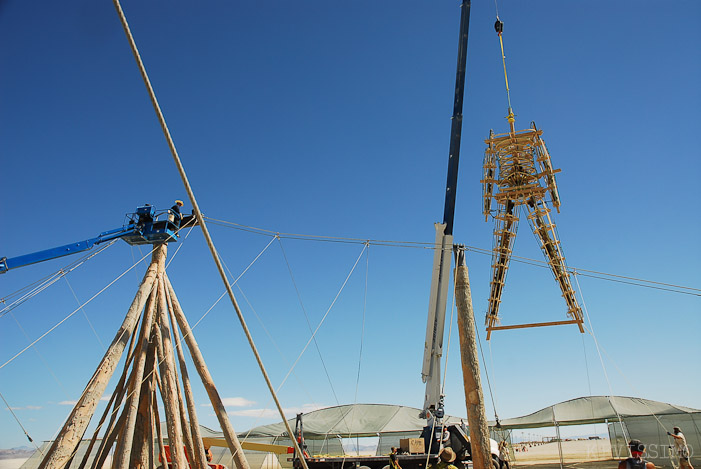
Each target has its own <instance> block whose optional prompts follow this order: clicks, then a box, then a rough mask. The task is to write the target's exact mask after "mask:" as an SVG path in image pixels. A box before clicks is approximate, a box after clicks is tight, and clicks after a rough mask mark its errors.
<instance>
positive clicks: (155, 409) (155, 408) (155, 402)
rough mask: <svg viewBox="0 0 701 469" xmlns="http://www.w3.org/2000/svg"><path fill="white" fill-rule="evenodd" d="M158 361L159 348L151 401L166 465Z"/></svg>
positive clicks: (162, 458) (159, 445)
mask: <svg viewBox="0 0 701 469" xmlns="http://www.w3.org/2000/svg"><path fill="white" fill-rule="evenodd" d="M156 363H158V350H156V361H155V363H154V368H153V378H154V380H153V382H154V386H153V391H152V393H151V403H152V404H153V415H154V416H155V419H156V435H157V437H158V451H159V453H160V460H161V462H162V463H163V465H164V467H165V465H166V464H167V463H166V461H167V459H166V447H165V444H163V431H162V430H161V417H160V413H159V412H158V397H157V393H158V391H157V389H158V388H159V387H160V385H159V383H160V380H159V379H158V369H157V367H156Z"/></svg>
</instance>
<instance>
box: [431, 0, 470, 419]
mask: <svg viewBox="0 0 701 469" xmlns="http://www.w3.org/2000/svg"><path fill="white" fill-rule="evenodd" d="M469 27H470V0H463V2H462V5H461V15H460V36H459V40H458V65H457V71H456V73H455V97H454V101H453V117H452V122H451V127H450V149H449V156H448V178H447V182H446V188H445V207H444V209H443V223H436V244H435V254H434V256H433V275H432V278H431V294H430V299H429V305H428V321H427V324H426V342H425V343H424V359H423V368H422V370H421V379H422V380H423V382H424V383H426V394H425V396H424V405H423V410H424V414H425V412H426V410H429V409H430V408H431V407H433V408H434V409H435V410H437V411H438V412H434V413H435V414H436V416H437V417H439V418H442V414H443V409H442V407H443V399H442V396H441V389H440V383H441V376H440V375H441V373H440V371H441V367H440V360H441V356H442V355H443V328H444V325H445V308H446V301H447V298H448V286H449V284H450V263H451V258H452V248H453V220H454V218H455V197H456V195H457V188H458V163H459V162H460V142H461V139H462V108H463V97H464V95H465V71H466V65H467V36H468V31H469Z"/></svg>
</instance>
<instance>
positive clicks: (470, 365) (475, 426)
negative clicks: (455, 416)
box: [455, 247, 492, 469]
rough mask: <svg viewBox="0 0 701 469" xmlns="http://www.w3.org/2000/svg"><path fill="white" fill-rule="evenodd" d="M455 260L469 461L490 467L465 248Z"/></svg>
mask: <svg viewBox="0 0 701 469" xmlns="http://www.w3.org/2000/svg"><path fill="white" fill-rule="evenodd" d="M456 254H457V259H456V262H455V265H456V267H455V302H456V304H457V308H458V331H459V335H460V356H461V358H462V375H463V384H464V386H465V405H466V407H467V421H468V424H469V427H470V444H471V445H472V451H471V453H472V464H473V467H474V468H475V469H488V468H491V467H492V456H491V450H490V441H489V427H488V426H487V416H486V413H485V410H484V396H483V395H482V383H481V380H480V370H479V361H478V360H477V336H476V328H475V312H474V309H473V308H472V293H471V292H470V278H469V276H468V271H467V265H466V264H465V250H464V247H458V249H457V252H456Z"/></svg>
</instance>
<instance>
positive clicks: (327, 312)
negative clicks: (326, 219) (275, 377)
mask: <svg viewBox="0 0 701 469" xmlns="http://www.w3.org/2000/svg"><path fill="white" fill-rule="evenodd" d="M366 249H367V247H365V246H364V247H363V250H362V251H360V255H359V256H358V258H357V259H356V260H355V263H354V264H353V267H352V268H351V270H350V272H349V273H348V276H347V277H346V279H345V280H344V281H343V285H341V288H340V289H339V290H338V293H336V296H335V297H334V299H333V301H332V302H331V305H329V307H328V309H327V310H326V313H324V316H323V317H322V318H321V321H319V325H318V326H316V329H315V330H314V332H313V333H312V336H311V337H310V338H309V340H308V341H307V344H306V345H305V346H304V348H303V349H302V351H301V352H300V353H299V356H298V357H297V359H296V360H295V362H294V363H293V364H292V368H290V371H288V372H287V375H285V378H284V379H283V380H282V382H281V383H280V386H279V387H278V389H280V388H282V385H283V384H285V382H286V381H287V378H289V376H290V373H292V370H294V368H295V367H296V366H297V363H298V362H299V360H300V359H301V358H302V355H304V352H305V351H306V350H307V348H308V347H309V344H311V342H312V340H313V339H314V337H316V333H317V332H319V329H320V328H321V326H322V325H323V324H324V321H326V317H327V316H328V315H329V313H330V312H331V309H332V308H333V307H334V305H335V304H336V301H337V300H338V297H339V296H341V293H342V292H343V289H344V288H345V287H346V284H347V283H348V280H350V278H351V276H352V275H353V272H354V271H355V268H356V267H357V265H358V262H359V261H360V259H361V257H362V256H363V253H364V252H365V250H366Z"/></svg>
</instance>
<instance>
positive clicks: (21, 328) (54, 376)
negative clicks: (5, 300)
mask: <svg viewBox="0 0 701 469" xmlns="http://www.w3.org/2000/svg"><path fill="white" fill-rule="evenodd" d="M10 316H12V319H14V320H15V323H17V327H19V330H20V331H22V335H23V336H24V337H25V338H26V339H27V341H30V340H32V339H30V338H29V335H28V334H27V331H25V330H24V327H22V324H20V323H19V321H18V320H17V317H16V316H15V314H14V313H13V312H11V311H10ZM33 348H34V351H35V352H36V354H37V355H38V356H39V359H40V360H41V362H42V363H43V364H44V366H45V367H46V369H47V370H48V372H49V374H50V375H51V376H52V377H53V379H54V381H56V384H58V387H59V388H61V391H63V395H64V396H66V399H70V398H71V397H70V396H69V395H68V392H67V391H66V388H65V387H64V386H63V383H62V382H61V381H60V380H59V379H58V376H56V373H54V371H53V370H52V369H51V367H50V366H49V363H48V362H47V361H46V360H45V359H44V355H42V353H41V352H40V351H39V349H38V348H37V347H33Z"/></svg>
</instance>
